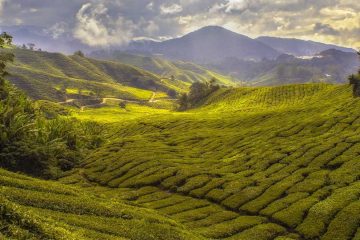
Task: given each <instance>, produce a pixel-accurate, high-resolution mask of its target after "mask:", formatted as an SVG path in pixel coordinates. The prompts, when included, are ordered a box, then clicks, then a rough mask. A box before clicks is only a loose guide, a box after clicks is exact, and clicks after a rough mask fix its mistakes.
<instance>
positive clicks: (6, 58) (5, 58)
mask: <svg viewBox="0 0 360 240" xmlns="http://www.w3.org/2000/svg"><path fill="white" fill-rule="evenodd" d="M11 43H12V37H11V36H9V35H8V34H7V33H6V32H4V33H2V34H0V49H3V48H5V47H7V46H10V45H11ZM13 60H14V54H12V53H8V52H3V51H1V52H0V78H1V81H0V85H3V84H4V80H3V77H5V76H6V75H7V74H8V73H7V72H6V71H5V67H6V63H7V62H12V61H13Z"/></svg>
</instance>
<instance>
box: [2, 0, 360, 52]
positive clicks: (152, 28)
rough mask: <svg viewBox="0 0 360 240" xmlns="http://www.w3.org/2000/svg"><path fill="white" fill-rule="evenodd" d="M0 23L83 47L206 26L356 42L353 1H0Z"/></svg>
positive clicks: (359, 19) (359, 26)
mask: <svg viewBox="0 0 360 240" xmlns="http://www.w3.org/2000/svg"><path fill="white" fill-rule="evenodd" d="M1 9H3V11H2V14H1V13H0V25H3V26H4V25H21V26H25V25H31V26H37V27H41V28H44V29H45V32H46V33H48V34H49V35H50V36H52V37H53V38H54V39H56V38H61V37H62V36H65V35H66V36H70V37H72V38H75V39H78V40H80V41H81V42H82V43H85V44H87V45H89V46H109V45H119V46H120V45H125V44H127V43H128V42H129V41H131V40H132V39H134V38H135V39H139V38H151V39H159V40H160V39H167V38H170V37H177V36H181V35H183V34H185V33H188V32H190V31H193V30H196V29H198V28H201V27H204V26H207V25H220V26H224V27H226V28H228V29H230V30H233V31H235V32H238V33H242V34H245V35H248V36H250V37H257V36H260V35H269V36H282V37H296V38H301V39H311V40H317V41H323V42H328V43H335V44H340V45H345V46H350V47H354V48H356V47H360V40H359V32H360V14H359V11H360V5H359V4H358V1H357V0H323V1H308V0H276V1H269V0H174V1H168V0H138V1H133V0H112V1H107V0H72V1H63V0H52V1H38V0H11V1H6V2H5V0H0V12H1Z"/></svg>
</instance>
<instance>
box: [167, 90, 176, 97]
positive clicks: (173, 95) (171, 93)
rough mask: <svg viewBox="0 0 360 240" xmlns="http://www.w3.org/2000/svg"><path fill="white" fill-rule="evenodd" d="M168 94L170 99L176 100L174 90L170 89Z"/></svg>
mask: <svg viewBox="0 0 360 240" xmlns="http://www.w3.org/2000/svg"><path fill="white" fill-rule="evenodd" d="M167 94H168V95H169V97H172V98H175V97H176V95H177V93H176V91H175V90H174V89H170V90H169V91H168V92H167Z"/></svg>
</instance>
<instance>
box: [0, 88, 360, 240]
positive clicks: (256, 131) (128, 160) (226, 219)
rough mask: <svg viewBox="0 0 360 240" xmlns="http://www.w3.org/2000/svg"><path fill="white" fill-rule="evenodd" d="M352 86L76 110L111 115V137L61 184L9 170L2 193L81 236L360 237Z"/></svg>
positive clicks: (358, 118) (357, 125) (358, 127)
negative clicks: (173, 105)
mask: <svg viewBox="0 0 360 240" xmlns="http://www.w3.org/2000/svg"><path fill="white" fill-rule="evenodd" d="M351 92H352V91H351V88H350V86H346V85H327V84H304V85H289V86H281V87H261V88H224V89H220V90H219V91H217V92H215V93H214V94H212V95H211V96H209V98H208V99H206V100H205V101H204V102H203V103H202V105H201V107H199V108H197V109H193V110H190V111H188V112H173V111H171V110H166V109H159V108H153V107H151V106H146V105H139V104H128V105H127V106H126V109H125V110H124V109H120V108H118V107H111V106H109V107H105V108H97V109H85V110H84V111H83V112H73V116H75V117H77V118H79V119H92V120H96V121H99V122H102V123H104V124H107V127H108V130H109V132H110V133H111V134H110V135H109V137H108V139H107V143H106V144H104V145H103V146H102V147H100V148H98V149H96V150H95V151H94V152H92V153H91V154H89V156H88V157H87V159H86V160H85V161H83V162H82V163H81V166H79V168H78V169H75V170H73V171H72V172H69V173H68V174H67V175H66V176H63V177H62V178H61V179H60V180H59V181H60V182H61V183H62V184H65V185H62V184H60V183H53V182H44V184H42V182H41V184H39V182H37V181H40V180H35V179H31V180H30V179H29V178H27V177H24V176H21V175H15V174H10V173H8V172H5V171H3V172H4V175H5V176H6V177H5V178H2V180H1V178H0V183H1V185H2V186H3V187H2V188H1V189H2V190H1V192H0V195H1V196H3V197H4V198H6V199H7V201H11V202H12V203H13V204H16V205H18V206H21V208H24V211H25V210H26V211H34V213H36V216H39V217H44V218H45V217H49V219H53V220H47V221H49V224H53V225H50V226H51V227H50V228H49V229H50V230H51V231H53V230H54V231H55V229H60V230H61V231H62V232H65V231H68V232H70V233H71V234H80V233H81V234H83V235H81V237H82V238H85V239H96V238H97V239H99V238H105V239H107V238H109V239H111V237H113V238H114V239H116V238H118V239H121V237H123V238H131V239H151V238H145V237H144V236H156V237H154V239H181V238H184V239H197V238H199V239H201V238H203V239H264V240H268V239H269V240H270V239H277V240H280V239H358V236H359V231H358V228H359V223H360V222H359V217H358V216H359V196H360V185H359V179H360V165H359V158H360V148H359V146H360V138H359V133H360V112H359V109H360V99H358V98H353V97H352V93H351ZM14 176H16V181H15V180H14V178H15V177H14ZM32 181H33V182H37V184H33V183H32ZM59 191H60V192H59ZM62 191H65V192H62ZM55 196H56V197H55ZM80 203H81V204H80ZM84 203H86V204H84ZM124 213H125V214H126V215H131V216H132V217H133V218H132V219H130V220H129V219H123V218H121V216H123V215H122V214H124ZM34 216H35V215H34ZM148 218H150V219H154V218H155V219H161V221H160V223H159V222H158V221H157V220H149V221H147V220H146V219H148ZM140 219H143V220H140ZM144 219H145V220H144ZM154 221H155V223H154ZM94 222H96V223H97V224H94ZM344 222H346V224H344ZM157 223H159V224H157ZM6 224H8V223H6ZM55 224H56V225H55ZM152 224H155V225H152ZM13 225H14V224H13ZM15 226H16V227H17V228H22V226H21V224H15ZM55 226H56V228H55ZM10 229H11V228H10ZM79 229H81V230H79ZM134 229H137V230H138V232H135V230H134ZM165 229H173V230H171V231H169V230H165ZM50 230H49V231H50ZM70 233H69V234H70ZM150 233H151V234H150ZM44 234H45V233H44ZM64 234H65V233H64ZM66 234H67V232H66ZM149 234H150V235H149ZM174 234H175V235H174ZM141 237H143V238H141ZM80 239H81V238H80Z"/></svg>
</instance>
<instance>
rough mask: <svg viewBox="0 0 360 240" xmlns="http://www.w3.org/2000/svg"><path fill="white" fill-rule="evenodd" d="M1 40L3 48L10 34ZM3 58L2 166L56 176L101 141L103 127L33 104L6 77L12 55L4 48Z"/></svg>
mask: <svg viewBox="0 0 360 240" xmlns="http://www.w3.org/2000/svg"><path fill="white" fill-rule="evenodd" d="M0 39H1V40H0V47H2V48H5V47H9V46H10V44H11V37H9V36H7V35H6V34H3V35H2V36H1V37H0ZM0 59H1V60H0V61H1V64H0V67H1V68H0V76H1V78H0V96H1V97H0V166H1V167H5V168H8V169H11V170H14V171H22V172H25V173H28V174H32V175H35V176H42V177H57V176H59V175H60V174H61V173H62V172H63V171H67V170H70V169H71V168H72V167H74V166H75V165H76V164H77V163H78V162H79V161H80V160H81V159H82V156H83V155H84V154H85V152H86V150H87V149H93V148H96V147H98V146H99V145H100V144H101V142H102V137H101V132H102V131H103V129H102V127H101V126H100V125H99V124H97V123H91V122H80V121H78V120H75V119H67V118H62V117H61V116H60V115H59V113H60V114H61V113H62V114H66V111H59V109H61V107H60V106H58V105H56V104H49V103H47V104H46V103H44V102H43V103H38V104H34V103H33V102H32V101H31V100H29V99H28V98H27V97H26V96H25V95H24V94H23V93H22V92H20V91H19V90H17V89H15V88H14V87H13V86H12V85H10V84H9V83H8V82H7V81H5V80H4V78H3V77H4V76H5V75H6V72H5V67H6V64H7V63H8V62H9V61H12V60H13V55H12V54H11V53H9V52H8V51H1V53H0ZM56 107H57V109H56ZM48 118H52V119H51V120H50V119H48Z"/></svg>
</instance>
